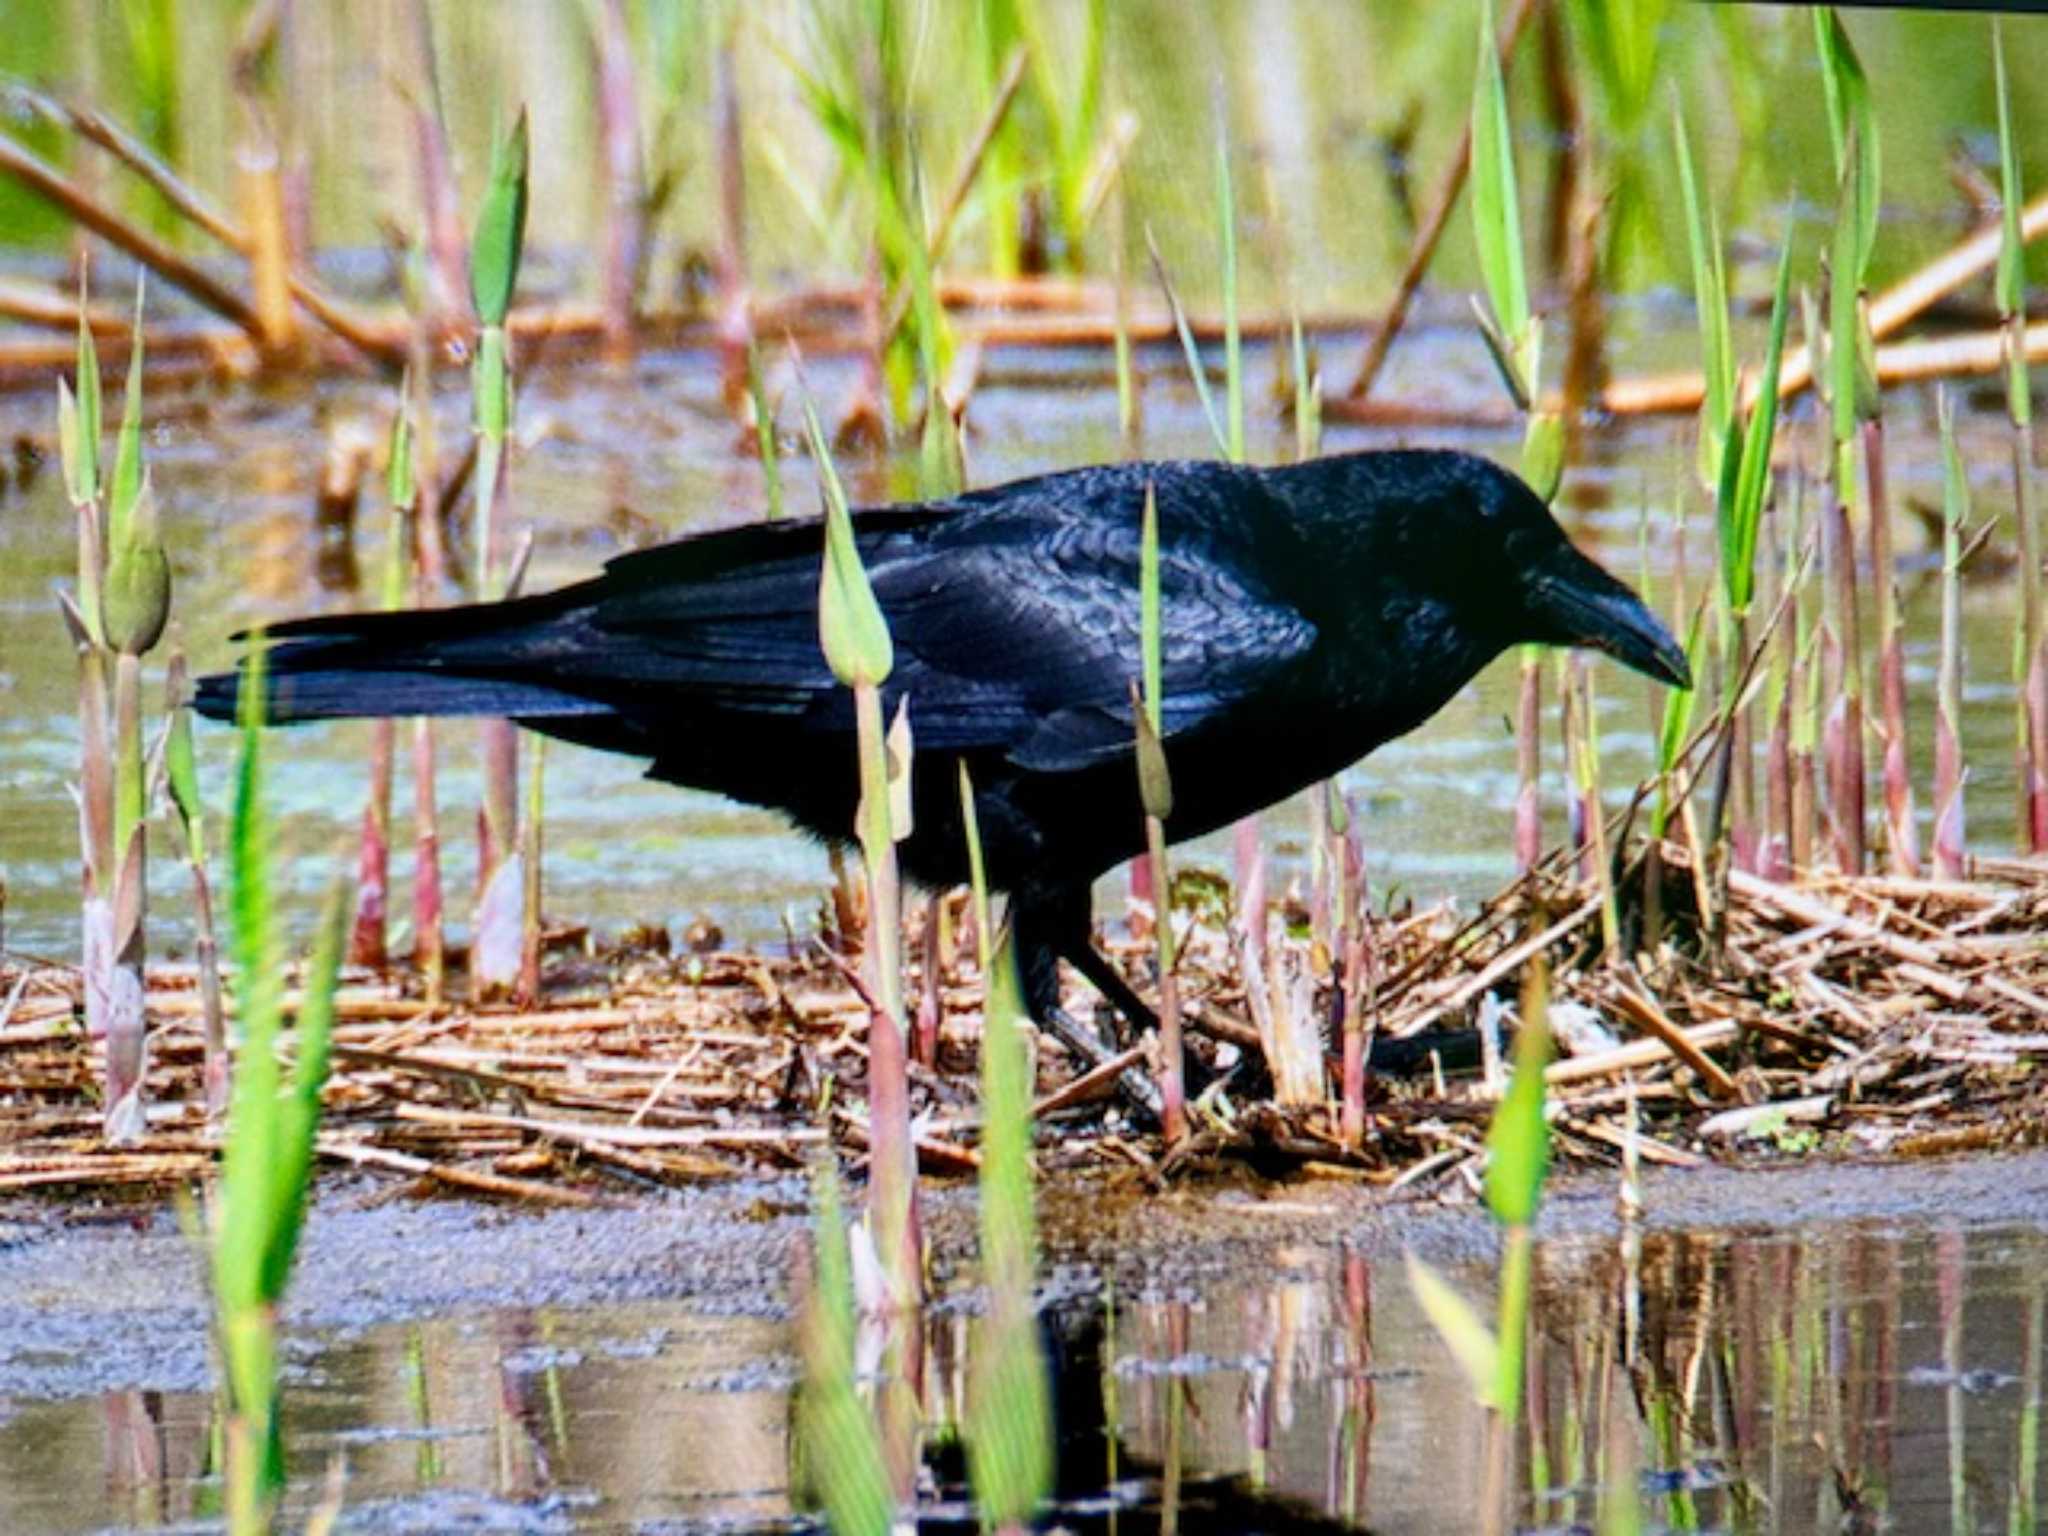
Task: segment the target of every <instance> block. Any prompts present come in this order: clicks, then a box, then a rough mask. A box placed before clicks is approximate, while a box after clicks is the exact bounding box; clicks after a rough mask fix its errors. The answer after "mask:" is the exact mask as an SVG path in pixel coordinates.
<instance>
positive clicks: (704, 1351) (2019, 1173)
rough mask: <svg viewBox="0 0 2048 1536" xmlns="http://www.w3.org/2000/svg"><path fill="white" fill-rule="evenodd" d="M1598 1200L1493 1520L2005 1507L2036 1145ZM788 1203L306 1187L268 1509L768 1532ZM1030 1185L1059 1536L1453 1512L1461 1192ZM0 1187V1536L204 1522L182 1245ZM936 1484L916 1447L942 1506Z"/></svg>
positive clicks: (2037, 1318) (2037, 1241) (1572, 1247)
mask: <svg viewBox="0 0 2048 1536" xmlns="http://www.w3.org/2000/svg"><path fill="white" fill-rule="evenodd" d="M1611 1197H1612V1191H1611V1188H1609V1187H1608V1186H1607V1185H1606V1184H1605V1183H1604V1182H1600V1183H1577V1184H1566V1185H1564V1186H1562V1187H1560V1188H1559V1189H1558V1191H1557V1192H1556V1194H1555V1196H1554V1198H1553V1200H1552V1202H1551V1205H1550V1207H1549V1209H1548V1210H1547V1212H1546V1216H1545V1228H1544V1231H1545V1241H1544V1244H1543V1247H1542V1253H1541V1258H1540V1262H1539V1273H1540V1277H1541V1280H1540V1300H1539V1305H1538V1308H1537V1314H1536V1316H1537V1325H1536V1332H1535V1339H1534V1342H1533V1345H1532V1358H1531V1370H1532V1378H1531V1380H1532V1414H1533V1415H1534V1418H1535V1422H1534V1424H1533V1426H1532V1428H1531V1430H1530V1433H1529V1435H1528V1437H1527V1438H1525V1440H1524V1442H1523V1444H1522V1447H1521V1449H1520V1452H1519V1460H1518V1471H1517V1479H1518V1484H1517V1485H1518V1487H1519V1488H1520V1489H1521V1494H1520V1516H1519V1518H1520V1521H1521V1528H1522V1529H1524V1530H1540V1531H1569V1530H1578V1529H1590V1528H1591V1526H1592V1523H1593V1521H1594V1519H1595V1514H1596V1504H1597V1503H1598V1501H1599V1499H1600V1497H1602V1496H1603V1495H1602V1490H1603V1489H1605V1490H1606V1494H1605V1496H1606V1497H1610V1498H1611V1497H1614V1496H1616V1495H1615V1493H1614V1490H1615V1489H1616V1487H1618V1486H1622V1485H1619V1484H1617V1483H1616V1481H1615V1479H1616V1477H1617V1476H1620V1475H1621V1474H1619V1473H1617V1472H1616V1471H1615V1470H1614V1469H1615V1468H1617V1467H1621V1466H1627V1465H1633V1466H1634V1467H1635V1468H1636V1469H1637V1471H1636V1473H1635V1476H1634V1478H1633V1479H1632V1486H1633V1489H1634V1497H1635V1498H1636V1500H1637V1502H1638V1504H1639V1506H1640V1508H1641V1512H1642V1520H1643V1524H1642V1529H1644V1530H1648V1531H1657V1530H1664V1529H1673V1530H1712V1531H1737V1532H1759V1533H1761V1532H1771V1533H1780V1532H1782V1533H1804V1532H1837V1531H1842V1530H1876V1529H1890V1530H1896V1531H1902V1532H1903V1531H1910V1532H1916V1533H1919V1532H1943V1531H1953V1532H1964V1531H1969V1532H1976V1531H1994V1530H1995V1531H2001V1532H2003V1531H2008V1530H2023V1529H2032V1526H2031V1524H2030V1523H2028V1522H2029V1521H2030V1520H2031V1517H2032V1510H2033V1508H2034V1504H2033V1502H2032V1501H2033V1500H2034V1499H2036V1498H2037V1497H2038V1496H2039V1494H2040V1491H2041V1490H2040V1482H2039V1472H2038V1467H2037V1466H2036V1465H2035V1461H2034V1458H2035V1456H2036V1447H2037V1445H2038V1429H2039V1424H2038V1416H2039V1412H2040V1396H2041V1368H2042V1330H2043V1323H2044V1318H2043V1304H2044V1298H2048V1279H2044V1278H2043V1277H2044V1275H2048V1159H2043V1158H2040V1157H2031V1158H2020V1159H2011V1160H1987V1161H1982V1162H1978V1163H1973V1164H1967V1165H1963V1164H1958V1165H1952V1166H1945V1167H1933V1166H1920V1167H1908V1168H1898V1169H1830V1170H1808V1171H1802V1172H1770V1173H1766V1172H1759V1173H1750V1174H1701V1175H1687V1176H1678V1177H1666V1178H1663V1179H1661V1180H1653V1181H1652V1182H1651V1184H1650V1186H1649V1209H1650V1212H1651V1216H1650V1220H1649V1224H1648V1227H1647V1230H1645V1231H1644V1232H1642V1233H1641V1234H1640V1242H1639V1246H1638V1248H1637V1251H1636V1252H1635V1253H1634V1256H1631V1245H1630V1243H1629V1242H1628V1241H1627V1240H1626V1239H1625V1236H1624V1235H1623V1234H1621V1233H1619V1232H1618V1231H1617V1229H1616V1227H1615V1223H1614V1220H1613V1217H1612V1214H1611V1211H1612V1198H1611ZM800 1198H801V1195H800V1191H799V1190H797V1189H796V1188H795V1187H793V1186H761V1187H758V1188H754V1189H750V1190H747V1191H742V1192H740V1193H738V1194H736V1195H721V1196H717V1197H707V1196H695V1197H688V1198H683V1197H678V1198H674V1199H670V1200H664V1201H662V1202H660V1203H658V1204H653V1205H649V1206H645V1207H641V1208H638V1209H634V1210H625V1211H603V1212H596V1213H577V1214H560V1213H556V1214H549V1215H540V1216H534V1215H526V1214H497V1213H491V1212H479V1211H477V1210H475V1209H473V1208H462V1207H455V1206H440V1205H414V1204H406V1203H399V1204H392V1203H388V1202H381V1201H378V1200H377V1199H375V1198H374V1197H371V1196H370V1195H368V1194H367V1193H366V1192H355V1193H350V1192H346V1191H344V1192H341V1193H337V1194H334V1195H331V1196H330V1197H329V1200H328V1202H327V1205H326V1207H325V1208H324V1209H323V1210H322V1211H321V1213H320V1214H319V1216H318V1217H317V1219H316V1220H315V1221H314V1223H313V1224H312V1226H311V1228H310V1230H309V1237H308V1247H307V1251H306V1254H305V1257H304V1259H303V1262H302V1265H301V1272H300V1276H299V1282H298V1285H297V1288H296V1291H295V1302H294V1305H293V1308H292V1312H291V1315H290V1318H289V1323H290V1338H289V1347H288V1349H287V1351H286V1358H287V1360H288V1362H289V1365H288V1383H289V1385H288V1414H289V1426H290V1436H291V1459H292V1472H293V1478H294V1490H295V1492H294V1497H295V1499H296V1500H297V1501H299V1502H300V1503H301V1504H304V1503H307V1502H309V1501H311V1500H312V1499H313V1498H315V1497H316V1496H317V1494H318V1492H319V1488H320V1486H321V1483H322V1480H323V1479H324V1477H325V1476H326V1473H327V1469H328V1467H329V1465H330V1464H331V1463H332V1462H333V1461H334V1459H335V1458H337V1457H338V1458H340V1459H341V1461H342V1463H343V1464H344V1466H345V1467H346V1470H347V1483H346V1488H347V1507H348V1511H349V1514H348V1523H347V1526H346V1528H348V1529H353V1530H360V1531H406V1532H430V1531H431V1532H440V1531H451V1530H496V1531H536V1532H553V1531H662V1532H697V1531H780V1530H787V1529H791V1528H793V1527H794V1526H795V1524H796V1518H797V1517H796V1514H795V1512H794V1510H793V1505H792V1494H791V1485H792V1468H791V1444H790V1429H789V1425H790V1388H791V1383H792V1380H793V1378H794V1376H795V1374H796V1362H795V1360H794V1358H793V1356H792V1347H793V1346H792V1334H791V1324H790V1318H789V1307H788V1292H787V1263H788V1258H789V1255H790V1253H791V1251H792V1248H793V1245H794V1244H795V1243H797V1242H798V1241H800V1239H801V1235H802V1215H801V1205H800V1203H799V1202H800ZM1046 1206H1047V1212H1046V1214H1047V1225H1048V1229H1049V1237H1050V1248H1051V1254H1050V1257H1049V1262H1048V1266H1047V1270H1046V1295H1047V1297H1048V1308H1047V1312H1046V1318H1047V1324H1046V1336H1047V1339H1048V1342H1049V1344H1050V1345H1051V1347H1052V1350H1053V1358H1054V1360H1055V1362H1056V1365H1057V1368H1058V1372H1059V1378H1058V1381H1059V1384H1058V1399H1059V1402H1060V1406H1061V1415H1062V1419H1061V1427H1060V1456H1059V1464H1060V1473H1061V1484H1060V1486H1061V1496H1062V1508H1063V1518H1064V1519H1065V1521H1066V1523H1067V1526H1068V1527H1069V1528H1071V1529H1076V1530H1109V1529H1115V1530H1120V1531H1124V1532H1132V1531H1147V1530H1155V1529H1160V1528H1161V1527H1162V1522H1163V1521H1164V1520H1165V1519H1166V1518H1167V1514H1168V1511H1169V1510H1171V1511H1172V1519H1173V1520H1174V1522H1175V1523H1176V1524H1177V1526H1178V1528H1179V1529H1181V1530H1183V1531H1214V1532H1223V1531H1235V1532H1246V1531H1261V1530H1264V1531H1275V1532H1280V1531H1303V1530H1319V1529H1360V1530H1371V1531H1375V1532H1381V1533H1400V1532H1413V1533H1430V1532H1444V1531H1457V1530H1466V1529H1473V1528H1476V1523H1477V1514H1476V1511H1477V1509H1478V1502H1477V1501H1478V1491H1477V1482H1478V1471H1477V1469H1478V1467H1479V1466H1480V1464H1481V1446H1482V1420H1481V1418H1480V1416H1479V1414H1478V1413H1477V1412H1476V1410H1475V1409H1474V1408H1473V1407H1472V1405H1471V1403H1470V1400H1469V1398H1468V1396H1467V1394H1466V1392H1465V1389H1464V1386H1463V1383H1462V1378H1460V1377H1459V1376H1458V1375H1457V1373H1456V1371H1455V1368H1454V1367H1453V1366H1452V1364H1451V1362H1450V1360H1449V1358H1448V1356H1447V1355H1446V1354H1445V1353H1444V1351H1443V1350H1442V1348H1441V1347H1440V1346H1439V1344H1438V1343H1437V1342H1436V1340H1435V1337H1434V1336H1433V1335H1432V1333H1431V1332H1430V1330H1429V1328H1428V1325H1427V1324H1426V1323H1425V1321H1424V1320H1423V1319H1422V1317H1421V1315H1420V1314H1419V1312H1418V1310H1417V1308H1416V1305H1415V1303H1414V1300H1413V1298H1412V1296H1411V1294H1410V1291H1409V1287H1408V1283H1407V1280H1406V1278H1405V1274H1404V1267H1403V1262H1402V1259H1401V1251H1402V1248H1403V1247H1404V1246H1405V1245H1411V1244H1412V1245H1413V1246H1414V1247H1415V1248H1417V1249H1418V1250H1419V1251H1420V1252H1421V1253H1423V1254H1424V1255H1425V1256H1426V1257H1428V1258H1429V1259H1430V1260H1431V1261H1432V1262H1434V1263H1436V1264H1438V1265H1439V1266H1441V1267H1443V1268H1444V1269H1445V1270H1446V1271H1447V1272H1448V1273H1449V1274H1450V1275H1451V1276H1452V1278H1453V1279H1454V1280H1455V1281H1456V1282H1457V1283H1458V1284H1459V1285H1460V1286H1461V1287H1463V1288H1464V1289H1465V1290H1466V1291H1467V1292H1468V1293H1469V1294H1471V1295H1473V1296H1474V1297H1475V1298H1479V1299H1481V1300H1483V1299H1484V1298H1486V1297H1487V1296H1488V1295H1490V1286H1491V1283H1492V1276H1491V1262H1492V1246H1491V1235H1490V1233H1489V1231H1488V1229H1487V1225H1486V1223H1485V1221H1484V1219H1483V1218H1482V1217H1480V1216H1478V1215H1477V1214H1475V1213H1474V1212H1473V1211H1472V1210H1471V1209H1470V1208H1466V1209H1462V1210H1445V1209H1441V1208H1438V1207H1435V1206H1431V1205H1420V1206H1416V1205H1411V1206H1405V1207H1404V1206H1387V1205H1385V1204H1382V1203H1379V1202H1377V1201H1375V1200H1369V1199H1363V1198H1361V1197H1359V1196H1357V1195H1356V1194H1354V1193H1352V1192H1350V1191H1348V1190H1331V1189H1329V1188H1326V1187H1321V1186H1306V1187H1303V1186H1294V1187H1284V1188H1241V1189H1231V1190H1222V1191H1218V1190H1213V1189H1212V1190H1206V1191H1194V1192H1189V1193H1185V1194H1182V1195H1177V1196H1169V1197H1166V1198H1164V1199H1148V1200H1143V1201H1132V1200H1129V1199H1127V1198H1124V1197H1121V1196H1119V1195H1118V1194H1117V1193H1116V1192H1115V1191H1113V1190H1109V1189H1105V1188H1103V1187H1100V1186H1090V1187H1086V1188H1079V1189H1068V1190H1065V1191H1054V1192H1052V1193H1050V1194H1049V1195H1048V1197H1047V1200H1046ZM16 1214H17V1215H19V1216H20V1217H21V1220H20V1222H19V1224H17V1225H14V1226H10V1227H6V1228H4V1229H0V1241H4V1242H5V1243H6V1245H7V1246H6V1247H4V1248H0V1530H5V1531H7V1532H10V1533H19V1536H37V1533H45V1532H47V1533H59V1532H72V1531H90V1530H101V1529H138V1530H159V1529H187V1528H192V1527H194V1526H198V1527H201V1528H203V1527H204V1526H205V1524H206V1522H207V1521H208V1520H209V1519H210V1518H211V1517H213V1516H214V1514H215V1511H216V1510H217V1504H218V1487H217V1484H216V1483H215V1482H214V1481H213V1480H212V1478H211V1476H210V1475H209V1464H210V1462H209V1458H210V1449H209V1448H210V1446H211V1444H212V1439H211V1436H212V1432H213V1419H212V1415H213V1403H212V1398H211V1396H210V1393H209V1391H208V1384H207V1383H208V1372H207V1360H206V1350H205V1339H204V1333H203V1311H202V1299H201V1296H200V1292H199V1289H198V1275H197V1269H196V1266H195V1264H194V1262H193V1256H192V1254H191V1252H190V1251H189V1249H188V1248H187V1247H186V1245H185V1242H184V1240H183V1239H182V1238H180V1237H179V1236H177V1235H176V1233H175V1232H174V1231H173V1230H172V1229H171V1224H170V1223H169V1222H168V1221H167V1220H163V1219H156V1220H146V1221H144V1222H143V1223H142V1224H141V1227H140V1229H137V1227H136V1226H135V1224H134V1223H133V1222H129V1221H120V1222H112V1221H110V1222H109V1223H107V1224H106V1225H103V1226H97V1227H87V1228H81V1227H79V1226H77V1225H75V1224H74V1225H69V1226H59V1225H55V1224H54V1223H53V1219H52V1218H51V1217H49V1216H47V1215H42V1214H37V1213H35V1212H33V1211H21V1212H17V1213H16ZM970 1222H971V1212H970V1211H969V1210H968V1208H967V1207H966V1205H965V1204H964V1203H963V1202H962V1201H960V1200H959V1199H958V1198H957V1197H953V1196H945V1195H942V1196H941V1197H940V1198H939V1201H938V1210H937V1213H936V1219H935V1221H934V1227H935V1230H936V1233H937V1242H938V1245H939V1248H940V1250H941V1253H942V1254H944V1255H947V1256H948V1257H947V1259H946V1260H945V1262H943V1263H942V1265H941V1273H942V1274H945V1275H947V1276H948V1277H949V1279H948V1284H947V1287H946V1294H947V1299H946V1300H944V1301H942V1302H941V1303H940V1304H939V1305H938V1306H937V1307H935V1308H934V1310H933V1315H932V1317H931V1318H930V1319H929V1321H928V1323H927V1340H928V1348H927V1359H928V1361H929V1363H930V1375H929V1379H928V1381H927V1385H926V1393H925V1402H926V1413H927V1416H928V1418H929V1419H931V1420H933V1421H937V1422H943V1421H945V1420H946V1418H947V1417H948V1415H949V1411H950V1406H951V1405H954V1404H957V1403H958V1402H959V1401H960V1398H959V1392H960V1386H961V1374H960V1373H961V1371H962V1368H963V1366H964V1364H965V1361H966V1359H967V1358H968V1354H969V1351H970V1349H971V1338H972V1335H971V1331H970V1328H969V1324H968V1314H969V1312H970V1311H971V1310H972V1300H973V1298H972V1292H971V1289H970V1288H969V1284H970V1282H971V1269H970V1268H969V1267H967V1266H966V1265H964V1264H963V1263H962V1262H961V1244H962V1242H963V1241H964V1236H965V1234H966V1233H967V1232H968V1231H969V1223H970ZM1795 1222H1796V1223H1797V1225H1796V1227H1795V1226H1794V1225H1793V1224H1794V1223H1795ZM1603 1457H1605V1458H1606V1459H1604V1460H1603ZM947 1474H948V1463H947V1459H946V1458H945V1457H944V1456H938V1457H937V1458H936V1460H935V1462H934V1471H933V1476H934V1478H935V1479H936V1486H937V1488H938V1490H939V1493H940V1494H941V1495H943V1494H944V1493H946V1492H947V1491H948V1488H949V1485H948V1483H947V1480H946V1479H947ZM936 1510H937V1512H936V1513H935V1514H934V1516H933V1518H932V1519H931V1520H930V1521H929V1522H928V1525H929V1528H930V1529H935V1530H936V1529H952V1528H955V1527H954V1526H951V1525H947V1524H946V1523H945V1522H944V1521H943V1520H942V1519H940V1518H939V1516H940V1515H941V1514H943V1513H944V1506H943V1505H939V1506H936ZM954 1513H955V1514H956V1515H957V1514H958V1511H957V1510H955V1511H954ZM1855 1521H1863V1522H1866V1523H1862V1524H1856V1523H1852V1522H1855ZM957 1528H960V1529H966V1528H968V1527H967V1526H965V1525H960V1526H958V1527H957Z"/></svg>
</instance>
